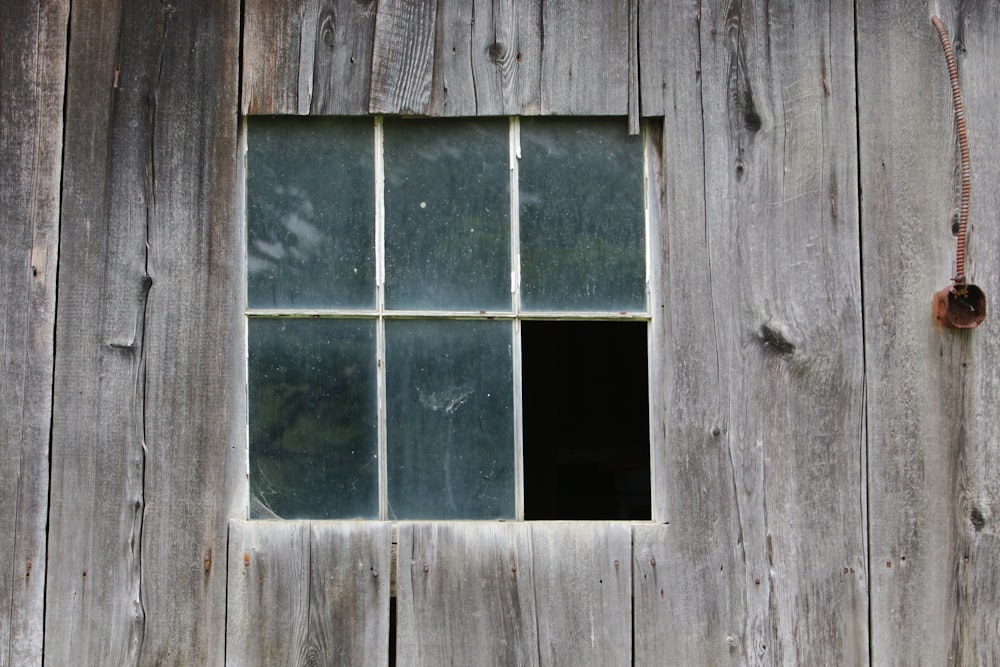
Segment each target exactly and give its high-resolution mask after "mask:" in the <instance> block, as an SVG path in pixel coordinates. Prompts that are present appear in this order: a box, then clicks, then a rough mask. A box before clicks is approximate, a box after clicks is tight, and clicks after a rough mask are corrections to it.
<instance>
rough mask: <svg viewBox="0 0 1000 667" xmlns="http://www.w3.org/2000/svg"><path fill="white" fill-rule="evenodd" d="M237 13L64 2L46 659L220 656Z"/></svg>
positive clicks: (229, 424) (227, 6) (233, 380)
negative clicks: (66, 43) (68, 7)
mask: <svg viewBox="0 0 1000 667" xmlns="http://www.w3.org/2000/svg"><path fill="white" fill-rule="evenodd" d="M239 25H240V20H239V3H238V2H235V1H234V0H231V1H226V2H219V3H209V4H192V5H162V6H161V5H143V4H135V3H119V2H117V1H115V0H105V1H103V2H99V1H96V0H94V1H91V2H82V3H74V5H73V8H72V13H71V33H72V35H73V39H72V41H71V44H70V52H69V63H68V75H67V93H66V95H67V102H66V126H67V130H66V136H67V141H66V146H65V154H64V180H63V199H62V226H61V239H60V241H61V245H62V247H63V248H65V252H62V253H61V255H60V265H59V278H60V289H59V308H58V312H57V334H56V338H57V350H58V351H57V354H56V364H55V381H54V392H55V400H54V408H53V410H54V414H53V435H52V459H51V460H52V475H51V480H52V482H51V484H52V489H51V506H50V521H49V560H48V564H49V571H48V580H47V593H46V620H45V630H46V642H45V659H46V661H47V662H50V663H51V664H97V663H102V664H137V663H140V662H142V663H151V664H161V663H164V662H169V663H176V664H219V663H221V662H222V660H223V652H224V641H223V637H224V634H223V633H224V627H225V626H224V623H225V585H226V584H225V576H224V568H220V567H219V566H218V564H217V563H214V559H220V560H221V556H222V554H224V553H225V545H226V521H227V519H228V516H229V514H230V512H231V511H233V510H232V508H231V507H230V503H231V502H232V500H233V499H232V498H231V495H232V494H231V493H230V489H229V486H228V484H229V483H228V481H227V480H228V475H227V466H228V460H229V457H230V455H231V454H230V453H231V451H232V449H231V445H232V444H234V443H235V442H237V440H238V439H237V434H238V433H239V430H238V429H239V425H240V424H241V423H242V415H241V413H240V411H239V410H238V409H237V407H236V403H235V401H234V392H236V391H237V387H239V386H240V384H241V371H240V369H241V368H242V364H241V363H240V361H239V357H240V355H239V350H238V349H235V348H237V347H238V346H235V345H230V344H229V343H225V344H221V345H220V342H221V341H233V340H239V335H238V331H239V324H240V317H239V305H238V304H239V298H238V287H237V286H238V284H239V280H238V275H239V273H238V271H239V257H240V251H239V248H240V245H239V238H240V236H239V229H238V226H237V225H235V224H234V210H235V187H236V183H235V164H236V161H237V152H236V134H237V127H236V113H235V112H236V109H237V108H238V97H237V87H236V86H237V80H238V63H237V57H238V48H239ZM206 91H211V92H210V94H209V93H206Z"/></svg>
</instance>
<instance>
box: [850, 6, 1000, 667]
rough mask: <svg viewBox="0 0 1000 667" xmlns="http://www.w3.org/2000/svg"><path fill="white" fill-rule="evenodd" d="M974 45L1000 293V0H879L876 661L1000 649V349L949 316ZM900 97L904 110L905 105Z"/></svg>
mask: <svg viewBox="0 0 1000 667" xmlns="http://www.w3.org/2000/svg"><path fill="white" fill-rule="evenodd" d="M933 13H937V14H938V15H939V16H941V18H942V19H943V21H944V23H945V25H946V26H947V27H948V29H949V32H950V33H951V39H952V41H953V42H954V43H955V44H956V47H957V51H958V54H957V57H958V66H959V73H960V77H961V81H962V88H963V96H964V100H965V107H966V118H967V122H968V127H969V143H970V151H971V157H972V203H971V208H970V244H969V251H970V255H969V260H970V262H969V265H968V275H969V278H970V280H971V281H972V282H974V283H976V284H978V285H979V286H980V287H981V288H982V289H983V290H984V291H985V292H986V294H987V297H988V298H989V299H990V300H991V303H990V308H992V307H993V306H994V304H995V301H993V299H995V297H996V295H997V294H998V293H1000V272H997V271H996V270H995V267H996V266H997V264H998V260H1000V251H998V247H1000V245H998V243H1000V231H998V229H997V225H996V215H995V212H996V211H997V210H998V206H1000V165H998V164H997V161H996V159H995V157H994V156H995V155H996V153H997V152H998V151H1000V129H998V128H997V124H996V111H995V110H996V108H997V107H998V105H1000V93H998V92H997V91H998V89H1000V82H998V73H997V67H996V64H997V62H998V58H1000V6H998V5H997V4H996V3H961V2H947V1H940V2H931V3H926V2H916V1H908V0H897V1H895V2H886V3H876V4H870V3H861V4H859V16H858V26H859V34H858V45H859V54H858V55H859V58H858V63H859V69H858V81H859V86H860V89H859V117H860V122H861V128H862V132H861V181H862V189H863V192H864V195H865V196H864V199H863V204H864V206H863V211H862V220H863V240H864V241H863V247H864V281H865V342H866V350H867V360H868V362H867V395H868V429H869V443H870V444H869V469H870V479H871V485H870V489H869V498H870V507H871V509H870V514H871V520H870V525H871V563H870V567H871V572H872V629H871V632H872V660H873V662H876V663H878V664H898V665H905V664H992V663H995V662H997V660H1000V639H998V638H1000V611H998V610H1000V575H998V572H1000V543H998V539H997V535H998V533H1000V531H998V530H997V525H998V519H997V517H1000V481H998V477H997V474H996V470H997V468H998V464H1000V421H998V419H997V413H996V406H997V400H998V396H1000V377H998V375H997V373H996V371H995V369H994V368H993V361H994V360H995V358H996V355H997V351H998V349H1000V336H998V334H997V331H998V328H997V326H996V323H995V319H994V318H995V315H996V311H995V309H994V310H993V311H992V312H988V314H987V320H986V322H985V323H984V324H983V325H982V326H981V327H980V328H979V329H976V330H974V331H965V332H959V331H952V330H946V329H941V328H938V327H936V326H935V324H934V323H933V321H932V317H931V297H932V295H933V293H934V292H935V291H937V290H938V289H941V288H943V287H945V286H947V285H948V284H949V282H950V279H951V277H952V275H953V274H954V252H955V238H954V236H953V235H952V233H951V226H952V222H953V216H954V215H955V212H957V209H958V192H959V183H958V177H957V172H958V167H957V164H958V162H957V155H958V153H957V149H956V141H957V140H956V136H955V124H954V115H953V110H952V101H951V91H950V86H949V83H948V76H947V70H946V66H945V61H944V56H943V53H942V50H941V45H940V43H939V41H938V36H937V33H936V31H935V30H934V28H933V27H932V26H931V23H930V15H931V14H933ZM890 110H891V112H890Z"/></svg>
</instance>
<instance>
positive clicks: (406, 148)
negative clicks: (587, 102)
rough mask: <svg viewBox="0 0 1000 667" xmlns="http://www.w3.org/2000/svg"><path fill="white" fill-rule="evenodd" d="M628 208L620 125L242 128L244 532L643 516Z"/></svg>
mask: <svg viewBox="0 0 1000 667" xmlns="http://www.w3.org/2000/svg"><path fill="white" fill-rule="evenodd" d="M644 192H645V190H644V160H643V144H642V140H641V139H640V138H638V137H629V136H627V133H626V129H625V123H624V122H623V121H620V120H618V119H575V118H574V119H566V118H560V119H517V118H514V119H499V118H490V119H472V120H454V119H449V120H426V119H420V120H417V119H400V118H393V119H389V118H386V119H381V118H376V119H329V118H324V119H316V118H306V119H303V118H265V117H255V118H251V119H249V120H248V122H247V310H246V312H247V341H248V383H249V388H248V392H249V414H250V422H249V440H250V443H249V447H250V454H249V466H250V494H251V516H252V517H256V518H262V517H274V516H277V517H281V518H383V519H403V518H406V519H455V518H463V519H499V518H505V519H520V518H526V517H527V518H590V519H600V518H645V519H648V518H650V517H649V439H648V431H649V428H648V423H649V421H648V400H647V391H648V389H647V386H648V380H647V370H646V346H647V338H648V336H647V331H648V327H649V323H650V320H651V312H650V308H649V301H650V299H649V295H648V283H649V280H648V274H649V270H648V265H649V260H648V257H647V245H648V243H647V235H648V229H647V227H648V225H647V221H646V215H645V206H644ZM602 497H607V498H608V499H609V500H608V502H607V503H605V504H604V506H603V508H602V507H601V506H595V507H592V508H590V507H588V506H587V504H586V503H585V502H583V501H584V500H586V501H587V502H590V501H592V500H594V499H595V498H597V499H600V498H602ZM577 500H579V502H577ZM598 505H600V502H599V503H598Z"/></svg>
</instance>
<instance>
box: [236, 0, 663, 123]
mask: <svg viewBox="0 0 1000 667" xmlns="http://www.w3.org/2000/svg"><path fill="white" fill-rule="evenodd" d="M637 1H638V0H614V1H613V2H581V3H577V2H570V1H569V0H550V1H549V2H541V0H519V1H518V0H492V1H490V0H474V1H467V0H442V1H441V2H428V1H427V0H383V1H382V2H379V3H377V11H376V3H375V2H374V0H367V1H363V2H358V1H357V0H350V1H348V0H340V1H337V2H334V1H333V0H298V1H297V2H292V3H288V4H287V6H284V7H281V8H275V7H273V6H272V3H269V2H266V1H265V0H250V1H249V2H247V7H246V20H245V24H246V26H247V27H246V32H245V42H244V70H243V103H242V108H243V112H244V113H251V114H308V113H319V114H347V115H350V114H364V113H368V112H371V113H389V114H394V113H404V114H421V115H431V116H470V115H505V114H518V113H521V114H526V115H533V114H562V115H565V114H583V115H620V116H624V115H626V114H628V113H629V112H630V110H631V111H632V112H633V114H635V115H636V117H637V108H638V107H637V100H638V85H639V80H638V72H639V63H638V60H637V59H636V52H637V50H636V49H633V48H632V47H631V46H630V45H632V44H634V42H635V39H634V35H635V33H636V29H637V28H636V22H637V20H638V18H637V17H638V13H637V11H636V4H635V3H636V2H637ZM664 9H666V8H664ZM344 26H348V27H347V28H345V27H344ZM276 44H280V45H287V46H282V47H281V48H275V45H276ZM366 84H368V85H369V88H368V89H367V90H366V89H365V88H364V86H365V85H366ZM317 91H326V92H324V93H323V94H321V95H317ZM362 93H366V94H367V97H365V96H363V95H362ZM630 104H631V106H630ZM633 129H634V130H636V131H637V130H638V126H637V125H635V126H634V127H633Z"/></svg>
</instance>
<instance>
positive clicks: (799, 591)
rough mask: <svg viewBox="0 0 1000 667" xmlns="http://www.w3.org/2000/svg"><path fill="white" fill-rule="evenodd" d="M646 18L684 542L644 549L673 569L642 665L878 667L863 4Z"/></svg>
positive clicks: (671, 466) (640, 648)
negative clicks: (868, 428)
mask: <svg viewBox="0 0 1000 667" xmlns="http://www.w3.org/2000/svg"><path fill="white" fill-rule="evenodd" d="M640 14H641V16H642V17H643V19H642V25H643V31H644V33H643V34H644V35H645V37H643V38H642V42H641V46H640V48H641V49H644V48H645V47H646V45H649V44H651V43H653V44H655V50H653V51H651V52H647V53H642V57H643V65H642V68H641V69H642V72H643V76H644V81H645V84H644V87H643V103H644V105H648V106H644V109H645V110H647V112H648V110H649V109H656V110H661V109H662V111H663V113H664V115H665V119H664V133H663V136H664V142H665V146H664V150H663V159H664V163H663V175H664V178H665V180H666V183H665V186H666V192H665V196H664V204H663V215H664V216H665V217H664V219H663V220H662V221H661V224H663V225H665V238H664V243H663V246H662V250H661V252H662V254H663V256H664V259H665V266H666V278H665V284H664V285H663V292H664V297H665V300H664V304H663V305H664V307H665V312H666V315H665V322H664V325H663V326H664V327H665V329H666V330H665V332H664V334H663V336H662V339H663V340H665V341H669V342H668V347H667V349H666V350H665V351H664V355H665V356H664V359H663V368H662V369H660V375H661V377H662V378H663V380H662V381H663V383H664V388H663V391H664V396H663V398H662V405H664V406H667V409H666V411H665V413H664V419H663V423H661V424H656V425H654V428H659V429H661V430H662V433H663V437H661V438H655V439H654V442H658V443H662V444H661V449H658V450H657V451H656V452H655V456H654V463H655V470H654V477H655V480H656V489H655V492H654V498H656V507H655V508H654V518H655V519H657V520H658V521H663V522H668V523H669V524H670V526H669V529H668V530H654V529H650V530H649V531H646V532H642V531H640V532H637V536H636V539H637V558H638V559H639V561H638V563H641V562H642V556H641V554H640V549H639V546H640V545H642V548H643V549H646V550H647V551H648V552H649V553H651V554H655V560H656V563H657V565H656V570H657V572H666V573H669V576H664V575H662V574H661V575H660V576H659V578H658V579H657V580H656V582H655V584H654V586H655V588H654V589H652V590H646V589H645V588H644V586H645V585H646V582H647V581H649V577H648V574H649V572H648V571H643V570H642V568H641V567H639V565H637V571H636V585H637V587H638V591H637V593H636V599H637V608H640V607H641V608H643V609H646V610H649V613H644V614H642V615H638V614H637V616H636V629H635V632H636V663H637V664H659V663H660V662H661V661H662V656H663V655H669V656H671V660H672V661H675V662H677V663H678V664H745V663H752V664H757V663H783V662H788V663H801V664H858V663H864V662H866V661H867V646H868V639H867V617H868V608H867V595H866V589H867V581H866V543H865V531H864V525H865V514H864V506H863V499H864V476H863V463H864V459H863V442H864V421H863V355H862V331H861V294H860V281H859V275H860V250H859V247H858V224H859V223H858V210H857V168H856V155H857V154H856V136H857V130H856V127H855V117H854V107H855V105H854V101H855V87H854V71H853V62H854V48H853V5H852V4H851V3H849V2H846V1H843V0H834V1H832V2H824V3H780V4H777V5H776V4H774V3H770V4H768V3H750V2H740V1H738V0H732V1H722V0H714V1H712V2H701V3H689V2H672V3H668V4H666V5H664V4H663V3H653V2H645V3H643V4H642V5H641V7H640ZM647 63H649V66H648V67H647ZM657 65H659V69H658V70H657ZM656 95H659V97H660V99H659V101H657V100H655V99H651V98H654V97H655V96H656ZM661 568H663V569H661ZM641 575H646V576H645V577H643V576H641ZM661 588H662V590H663V596H662V600H663V602H662V603H660V602H659V600H660V599H661V597H660V589H661ZM651 600H656V601H657V603H656V604H655V605H654V604H652V602H651ZM640 601H642V603H641V605H640Z"/></svg>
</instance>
